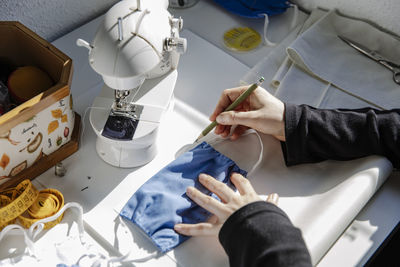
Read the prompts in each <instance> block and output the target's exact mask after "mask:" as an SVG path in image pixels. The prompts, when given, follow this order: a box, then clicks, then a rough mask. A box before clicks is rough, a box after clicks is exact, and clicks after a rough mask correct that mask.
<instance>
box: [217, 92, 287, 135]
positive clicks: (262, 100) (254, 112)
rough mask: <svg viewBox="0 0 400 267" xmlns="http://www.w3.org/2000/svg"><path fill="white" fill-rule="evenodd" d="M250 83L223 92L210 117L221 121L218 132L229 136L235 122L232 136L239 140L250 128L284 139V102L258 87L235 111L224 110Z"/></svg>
mask: <svg viewBox="0 0 400 267" xmlns="http://www.w3.org/2000/svg"><path fill="white" fill-rule="evenodd" d="M247 88H248V86H242V87H236V88H232V89H226V90H224V92H223V93H222V95H221V98H220V99H219V101H218V104H217V106H216V107H215V110H214V112H213V113H212V114H211V116H210V120H211V121H214V120H216V121H217V122H218V125H217V127H216V128H215V133H216V134H219V135H222V136H223V137H227V136H228V135H229V133H230V131H231V127H232V126H235V125H236V128H235V129H234V131H233V133H232V136H231V139H232V140H236V139H237V138H239V136H241V135H242V134H243V133H244V132H245V131H246V130H247V129H248V128H253V129H254V130H257V131H259V132H262V133H265V134H270V135H273V136H275V137H276V138H277V139H279V140H281V141H285V124H284V111H285V106H284V104H283V102H282V101H280V100H279V99H278V98H276V97H274V96H273V95H271V94H270V93H268V92H267V91H266V90H265V89H263V88H260V87H258V88H257V89H256V90H254V92H253V93H252V94H251V95H250V96H249V97H247V99H246V100H244V101H243V102H242V103H241V104H240V105H239V106H238V107H237V108H236V109H235V110H233V111H227V112H223V111H224V110H225V109H226V108H227V107H228V106H229V105H230V104H231V103H232V102H233V101H235V99H236V98H238V97H239V95H240V94H241V93H242V92H244V91H245V90H246V89H247Z"/></svg>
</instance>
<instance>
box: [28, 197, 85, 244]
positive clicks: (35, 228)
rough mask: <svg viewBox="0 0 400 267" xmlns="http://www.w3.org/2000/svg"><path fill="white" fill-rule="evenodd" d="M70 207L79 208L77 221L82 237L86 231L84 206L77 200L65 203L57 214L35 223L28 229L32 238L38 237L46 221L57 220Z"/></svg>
mask: <svg viewBox="0 0 400 267" xmlns="http://www.w3.org/2000/svg"><path fill="white" fill-rule="evenodd" d="M69 208H76V209H77V210H78V219H77V221H76V222H77V224H78V231H79V237H80V238H81V239H82V238H83V235H84V231H85V230H84V227H83V219H82V216H83V209H82V206H81V205H80V204H79V203H76V202H69V203H67V204H65V205H64V207H63V208H61V209H60V210H59V211H58V212H57V213H56V214H54V215H52V216H50V217H47V218H44V219H41V220H39V221H37V222H35V223H33V224H32V225H31V227H29V229H28V235H29V236H30V237H31V238H32V240H34V239H35V238H36V237H37V235H38V234H39V233H40V232H41V231H42V230H43V229H44V224H45V223H47V222H51V221H54V220H56V219H57V218H58V217H60V216H61V215H62V214H63V213H64V211H65V210H67V209H69Z"/></svg>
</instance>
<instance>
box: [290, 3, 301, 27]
mask: <svg viewBox="0 0 400 267" xmlns="http://www.w3.org/2000/svg"><path fill="white" fill-rule="evenodd" d="M290 7H293V9H294V10H293V18H292V22H291V23H290V29H293V28H294V27H296V25H297V20H298V18H299V8H298V6H297V5H295V4H290Z"/></svg>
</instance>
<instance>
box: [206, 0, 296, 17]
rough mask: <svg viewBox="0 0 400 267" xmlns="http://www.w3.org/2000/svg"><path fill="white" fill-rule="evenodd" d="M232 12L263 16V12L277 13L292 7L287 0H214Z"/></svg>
mask: <svg viewBox="0 0 400 267" xmlns="http://www.w3.org/2000/svg"><path fill="white" fill-rule="evenodd" d="M214 1H215V2H216V3H218V4H220V5H221V6H223V7H224V8H226V9H227V10H229V11H230V12H232V13H234V14H236V15H239V16H242V17H246V18H263V17H264V16H263V15H262V14H267V15H269V16H270V15H277V14H281V13H283V12H285V11H286V9H287V8H289V7H290V2H289V1H286V0H214Z"/></svg>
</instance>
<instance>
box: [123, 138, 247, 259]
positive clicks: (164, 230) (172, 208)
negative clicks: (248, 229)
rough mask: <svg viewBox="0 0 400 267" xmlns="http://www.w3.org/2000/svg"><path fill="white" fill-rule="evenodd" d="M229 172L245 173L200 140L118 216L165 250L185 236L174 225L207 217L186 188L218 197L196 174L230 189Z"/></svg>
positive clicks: (184, 238)
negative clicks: (201, 182) (187, 192)
mask: <svg viewBox="0 0 400 267" xmlns="http://www.w3.org/2000/svg"><path fill="white" fill-rule="evenodd" d="M232 172H237V173H240V174H242V175H243V176H246V175H247V172H246V171H244V170H242V169H240V168H239V167H238V166H237V165H236V163H235V162H233V161H232V160H231V159H230V158H228V157H226V156H225V155H223V154H221V153H219V152H218V151H216V150H215V149H214V148H213V147H212V146H210V145H209V144H207V143H206V142H203V143H201V144H199V145H197V146H196V147H195V148H193V149H191V150H189V151H187V152H185V153H183V154H181V155H180V156H179V157H177V158H176V159H175V160H174V161H172V162H171V163H169V164H168V165H167V166H165V167H164V168H163V169H162V170H160V171H159V172H158V173H157V174H155V175H154V176H153V177H151V178H150V179H149V180H148V181H147V182H146V183H145V184H143V185H142V186H141V187H140V188H139V189H138V190H137V191H136V192H135V193H134V194H133V196H132V197H131V198H130V199H129V201H128V202H127V203H126V204H125V206H124V207H123V209H122V211H121V213H120V215H121V216H122V217H124V218H126V219H128V220H129V221H132V222H133V223H134V224H136V225H138V226H139V227H140V228H141V229H142V230H143V231H144V232H145V233H146V234H147V235H148V236H149V237H150V238H151V240H152V241H153V243H154V244H155V245H156V246H157V248H158V249H159V250H160V251H161V252H167V251H169V250H171V249H172V248H174V247H176V246H178V245H179V244H180V243H182V242H184V241H185V240H187V239H188V238H189V237H188V236H183V235H179V234H178V233H176V232H175V231H174V229H173V228H174V225H175V224H177V223H189V224H194V223H199V222H204V221H206V220H207V219H208V218H209V217H210V216H211V214H210V213H209V212H208V211H207V210H205V209H203V208H202V207H200V206H199V205H197V204H196V203H194V202H193V201H192V200H191V199H190V198H189V197H188V196H187V195H186V188H187V187H188V186H194V187H195V188H197V189H198V190H200V191H201V192H203V193H205V194H207V195H211V196H212V197H214V198H217V199H218V197H217V196H216V195H215V194H213V193H211V192H210V191H209V190H208V189H206V188H205V187H204V186H202V185H201V184H200V183H199V181H198V176H199V174H200V173H206V174H209V175H211V176H213V177H215V179H217V180H219V181H221V182H223V183H225V184H227V185H228V186H230V187H231V188H234V186H233V184H232V183H231V182H230V176H231V173H232Z"/></svg>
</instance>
